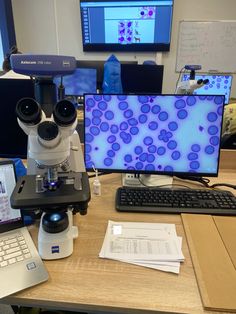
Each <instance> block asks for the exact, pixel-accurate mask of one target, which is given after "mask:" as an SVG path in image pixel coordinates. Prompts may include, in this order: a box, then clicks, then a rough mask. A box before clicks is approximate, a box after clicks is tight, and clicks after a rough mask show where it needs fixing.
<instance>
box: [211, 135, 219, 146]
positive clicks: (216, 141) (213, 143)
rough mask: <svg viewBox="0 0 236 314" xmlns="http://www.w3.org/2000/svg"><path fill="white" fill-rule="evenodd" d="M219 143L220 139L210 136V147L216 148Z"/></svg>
mask: <svg viewBox="0 0 236 314" xmlns="http://www.w3.org/2000/svg"><path fill="white" fill-rule="evenodd" d="M219 143H220V139H219V137H218V136H212V137H211V138H210V144H211V145H214V146H217V145H218V144H219Z"/></svg>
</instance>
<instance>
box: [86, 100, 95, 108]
mask: <svg viewBox="0 0 236 314" xmlns="http://www.w3.org/2000/svg"><path fill="white" fill-rule="evenodd" d="M86 106H88V107H90V108H92V107H94V106H95V101H94V100H93V98H88V99H86Z"/></svg>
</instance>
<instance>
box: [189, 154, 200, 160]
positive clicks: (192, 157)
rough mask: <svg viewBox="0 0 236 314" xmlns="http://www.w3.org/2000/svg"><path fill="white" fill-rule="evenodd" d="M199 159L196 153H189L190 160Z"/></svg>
mask: <svg viewBox="0 0 236 314" xmlns="http://www.w3.org/2000/svg"><path fill="white" fill-rule="evenodd" d="M196 159H198V154H196V153H189V154H188V160H196Z"/></svg>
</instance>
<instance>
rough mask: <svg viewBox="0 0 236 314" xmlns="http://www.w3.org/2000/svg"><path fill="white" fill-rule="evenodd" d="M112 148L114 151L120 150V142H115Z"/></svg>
mask: <svg viewBox="0 0 236 314" xmlns="http://www.w3.org/2000/svg"><path fill="white" fill-rule="evenodd" d="M111 148H112V149H113V150H114V151H118V150H119V149H120V144H119V143H113V144H112V146H111Z"/></svg>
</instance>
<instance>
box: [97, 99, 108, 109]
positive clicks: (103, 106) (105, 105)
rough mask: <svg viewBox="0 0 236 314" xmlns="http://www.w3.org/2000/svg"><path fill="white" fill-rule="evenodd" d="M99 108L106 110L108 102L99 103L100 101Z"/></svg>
mask: <svg viewBox="0 0 236 314" xmlns="http://www.w3.org/2000/svg"><path fill="white" fill-rule="evenodd" d="M98 108H99V109H100V110H103V111H104V110H106V109H107V103H106V102H105V101H100V102H99V103H98Z"/></svg>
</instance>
